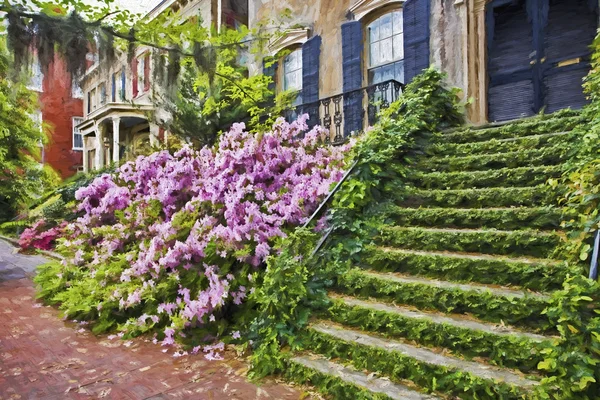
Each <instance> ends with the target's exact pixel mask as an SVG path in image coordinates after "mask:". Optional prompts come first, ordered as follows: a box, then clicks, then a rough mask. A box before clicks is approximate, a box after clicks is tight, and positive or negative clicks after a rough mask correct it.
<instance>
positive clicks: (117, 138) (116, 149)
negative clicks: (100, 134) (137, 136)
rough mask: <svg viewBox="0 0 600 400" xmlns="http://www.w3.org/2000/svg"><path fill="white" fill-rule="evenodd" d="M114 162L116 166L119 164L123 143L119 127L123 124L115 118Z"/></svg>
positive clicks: (113, 120)
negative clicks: (120, 145) (121, 142)
mask: <svg viewBox="0 0 600 400" xmlns="http://www.w3.org/2000/svg"><path fill="white" fill-rule="evenodd" d="M112 122H113V162H114V163H115V164H118V163H119V142H120V141H121V136H120V133H119V125H120V124H121V118H113V119H112Z"/></svg>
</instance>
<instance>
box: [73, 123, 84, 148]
mask: <svg viewBox="0 0 600 400" xmlns="http://www.w3.org/2000/svg"><path fill="white" fill-rule="evenodd" d="M75 120H79V122H78V123H77V124H75ZM82 122H83V117H72V118H71V124H72V128H71V141H72V144H73V150H83V140H84V138H83V133H82V132H81V131H79V135H81V143H82V146H81V147H75V127H76V126H77V125H79V124H81V123H82Z"/></svg>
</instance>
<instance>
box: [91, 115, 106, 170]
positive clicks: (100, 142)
mask: <svg viewBox="0 0 600 400" xmlns="http://www.w3.org/2000/svg"><path fill="white" fill-rule="evenodd" d="M104 133H105V132H104V125H96V159H95V160H94V169H100V168H104Z"/></svg>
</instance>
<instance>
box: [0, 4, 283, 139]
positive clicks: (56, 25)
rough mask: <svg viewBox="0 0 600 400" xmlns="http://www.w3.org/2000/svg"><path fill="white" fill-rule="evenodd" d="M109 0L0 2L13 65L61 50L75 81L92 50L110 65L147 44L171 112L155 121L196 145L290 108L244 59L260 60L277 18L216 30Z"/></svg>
mask: <svg viewBox="0 0 600 400" xmlns="http://www.w3.org/2000/svg"><path fill="white" fill-rule="evenodd" d="M112 1H113V0H104V2H103V3H101V4H100V5H99V6H96V7H92V6H89V5H86V4H85V3H84V2H83V1H81V0H59V1H58V2H56V1H53V2H49V1H40V0H34V1H31V2H26V1H23V0H22V1H20V2H19V1H18V0H14V3H11V2H6V3H5V5H3V6H0V11H6V19H7V22H8V41H9V45H10V49H11V51H12V52H13V54H14V61H15V67H16V69H17V70H22V69H24V68H25V67H26V66H27V65H28V61H29V60H30V59H31V53H32V52H34V51H35V52H37V54H38V55H39V59H40V63H41V65H42V68H47V67H48V65H49V64H50V63H51V62H52V60H53V58H54V55H55V54H54V52H55V51H58V52H59V53H60V55H61V56H62V57H63V58H64V59H65V60H66V64H67V69H68V71H69V72H70V73H71V74H72V76H73V77H74V78H75V79H77V78H79V77H81V76H82V75H83V73H84V72H85V65H86V54H87V53H88V52H89V50H90V49H91V48H95V49H96V50H97V51H98V53H99V56H100V58H101V59H104V60H106V62H105V63H101V65H110V64H111V59H114V58H115V57H116V55H117V53H118V52H127V54H128V56H129V59H130V61H131V60H132V59H133V56H134V55H135V50H136V48H137V47H138V46H147V47H149V48H151V50H152V55H153V58H154V68H153V69H154V73H155V79H154V81H155V82H156V83H157V85H156V87H155V99H154V101H155V103H156V104H157V105H159V106H162V108H164V109H166V110H167V111H169V112H170V114H171V117H170V118H163V119H159V118H158V117H157V118H156V119H158V121H157V122H158V123H159V124H161V125H163V126H165V127H167V128H168V129H169V130H172V131H173V132H174V133H176V134H177V135H179V136H180V137H182V138H184V139H189V140H191V141H192V142H195V143H196V144H199V145H204V144H212V143H213V142H214V141H215V138H216V135H217V133H218V132H219V131H222V130H224V129H228V128H229V126H230V125H231V123H232V122H234V121H238V120H245V121H246V122H247V123H248V124H249V125H250V127H251V128H253V129H257V130H265V129H266V128H268V127H270V126H271V125H272V123H273V120H274V118H275V116H277V115H279V114H280V113H279V111H280V110H281V109H283V108H285V107H287V106H288V105H289V103H290V102H289V100H288V98H289V96H287V97H286V96H285V95H284V96H281V97H280V98H278V99H276V101H275V102H273V95H274V94H273V92H272V90H271V89H270V88H269V84H270V83H272V79H271V78H270V77H266V76H263V75H255V76H249V74H248V71H247V69H246V68H245V67H244V66H243V62H241V60H242V59H243V58H246V59H247V58H249V57H253V56H258V57H260V58H262V54H263V53H264V47H265V44H266V43H267V42H268V41H269V40H271V39H273V38H274V37H276V36H278V35H281V34H282V31H281V29H279V28H278V25H277V23H275V22H274V21H263V22H262V23H260V24H258V27H257V28H256V29H254V30H250V29H248V28H247V27H240V28H237V29H229V28H226V27H221V29H220V30H219V32H217V31H216V30H215V29H214V27H207V26H206V24H202V23H201V22H202V21H199V20H198V18H197V17H194V18H190V19H188V20H187V21H184V22H183V23H182V21H181V15H180V14H179V13H177V12H173V11H172V10H170V9H168V10H166V11H165V12H163V13H161V14H160V15H158V16H154V17H153V18H152V19H150V18H146V17H143V16H134V15H132V14H131V13H129V12H127V11H125V10H116V9H114V8H113V7H112ZM284 17H285V16H284ZM279 23H281V22H279ZM267 27H268V29H267ZM267 32H268V33H267ZM182 71H183V74H182ZM158 88H163V89H164V90H156V89H158Z"/></svg>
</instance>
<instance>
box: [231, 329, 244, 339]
mask: <svg viewBox="0 0 600 400" xmlns="http://www.w3.org/2000/svg"><path fill="white" fill-rule="evenodd" d="M231 337H232V338H234V339H239V338H241V337H242V336H241V335H240V331H235V332H233V333H232V334H231Z"/></svg>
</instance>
